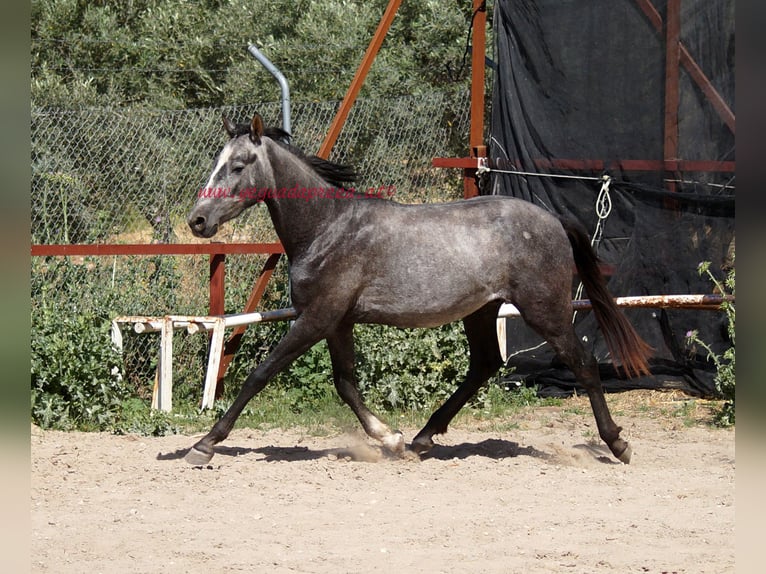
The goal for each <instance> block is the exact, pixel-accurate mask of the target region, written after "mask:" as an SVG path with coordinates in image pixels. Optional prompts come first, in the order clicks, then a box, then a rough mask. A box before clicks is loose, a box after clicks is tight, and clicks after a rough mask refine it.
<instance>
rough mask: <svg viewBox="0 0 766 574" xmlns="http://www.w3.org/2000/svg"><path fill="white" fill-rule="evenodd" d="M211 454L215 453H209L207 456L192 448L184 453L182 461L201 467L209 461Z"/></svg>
mask: <svg viewBox="0 0 766 574" xmlns="http://www.w3.org/2000/svg"><path fill="white" fill-rule="evenodd" d="M213 454H215V453H213V452H211V453H210V454H208V453H205V452H202V451H201V450H198V449H197V447H194V446H193V447H191V449H189V452H187V453H186V456H185V457H184V460H185V461H186V462H188V463H189V464H191V465H194V466H203V465H206V464H207V463H209V462H210V461H211V459H212V458H213Z"/></svg>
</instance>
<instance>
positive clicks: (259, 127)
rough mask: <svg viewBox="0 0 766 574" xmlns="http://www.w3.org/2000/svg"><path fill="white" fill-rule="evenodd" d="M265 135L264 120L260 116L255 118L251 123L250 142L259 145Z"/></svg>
mask: <svg viewBox="0 0 766 574" xmlns="http://www.w3.org/2000/svg"><path fill="white" fill-rule="evenodd" d="M262 135H263V119H262V118H261V116H260V115H259V114H255V115H254V116H253V121H252V122H250V141H252V142H253V143H254V144H256V145H258V144H260V143H261V136H262Z"/></svg>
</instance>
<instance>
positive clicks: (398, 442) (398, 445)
mask: <svg viewBox="0 0 766 574" xmlns="http://www.w3.org/2000/svg"><path fill="white" fill-rule="evenodd" d="M383 446H384V447H386V449H387V450H388V451H390V452H392V453H393V454H398V455H401V454H402V453H403V452H404V435H403V434H402V433H401V431H396V432H394V433H392V434H390V435H388V436H387V437H386V438H384V439H383Z"/></svg>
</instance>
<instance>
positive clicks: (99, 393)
mask: <svg viewBox="0 0 766 574" xmlns="http://www.w3.org/2000/svg"><path fill="white" fill-rule="evenodd" d="M109 327H110V323H109V321H106V320H104V319H102V318H99V317H96V316H94V315H92V314H80V315H67V314H59V313H54V312H53V311H51V310H50V309H49V308H47V307H43V308H42V309H41V312H38V313H36V314H35V315H33V318H32V341H31V351H32V420H33V421H34V422H35V423H36V424H38V425H40V426H41V427H43V428H59V429H66V430H69V429H75V428H78V429H87V430H106V429H111V428H113V426H114V421H115V419H116V418H117V416H118V414H119V412H120V409H121V405H122V403H123V401H124V400H126V399H128V397H129V396H130V394H131V391H132V389H130V388H129V387H128V385H127V384H126V383H125V381H124V379H123V375H122V358H121V357H120V355H119V353H117V352H116V351H115V350H114V349H113V348H112V345H111V341H110V338H109Z"/></svg>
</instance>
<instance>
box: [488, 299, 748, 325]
mask: <svg viewBox="0 0 766 574" xmlns="http://www.w3.org/2000/svg"><path fill="white" fill-rule="evenodd" d="M614 302H615V304H616V305H617V306H618V307H632V308H655V309H703V310H712V311H715V310H717V309H719V308H720V307H721V305H722V304H723V303H724V302H730V303H733V302H734V295H638V296H633V297H615V299H614ZM572 306H573V307H574V309H575V311H580V310H583V309H590V308H591V307H592V305H591V302H590V300H589V299H576V300H574V301H572ZM520 315H521V313H520V312H519V310H518V308H517V307H516V306H515V305H512V304H511V303H503V304H502V305H500V310H499V311H498V313H497V317H498V319H500V318H503V317H519V316H520Z"/></svg>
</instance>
